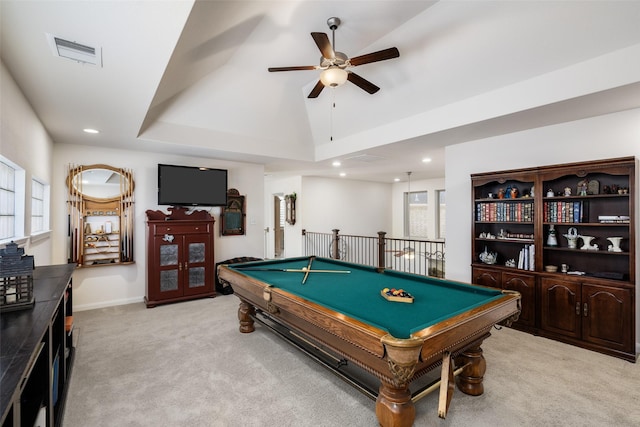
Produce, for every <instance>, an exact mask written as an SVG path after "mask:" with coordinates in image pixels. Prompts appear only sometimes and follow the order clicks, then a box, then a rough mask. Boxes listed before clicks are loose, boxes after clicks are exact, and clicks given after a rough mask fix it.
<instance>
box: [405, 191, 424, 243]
mask: <svg viewBox="0 0 640 427" xmlns="http://www.w3.org/2000/svg"><path fill="white" fill-rule="evenodd" d="M427 201H428V198H427V192H426V191H412V192H410V193H409V192H407V193H404V215H405V218H404V234H405V236H407V237H408V238H409V239H411V238H414V237H421V238H427V237H428V222H427V221H428V219H429V215H428V208H429V205H428V203H427Z"/></svg>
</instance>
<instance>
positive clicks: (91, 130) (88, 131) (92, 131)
mask: <svg viewBox="0 0 640 427" xmlns="http://www.w3.org/2000/svg"><path fill="white" fill-rule="evenodd" d="M82 130H83V131H85V132H86V133H100V131H99V130H96V129H90V128H87V129H82Z"/></svg>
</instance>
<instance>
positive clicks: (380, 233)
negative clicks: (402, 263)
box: [378, 231, 387, 270]
mask: <svg viewBox="0 0 640 427" xmlns="http://www.w3.org/2000/svg"><path fill="white" fill-rule="evenodd" d="M386 234H387V233H386V232H385V231H378V270H384V268H385V261H384V247H385V244H386V239H385V236H386Z"/></svg>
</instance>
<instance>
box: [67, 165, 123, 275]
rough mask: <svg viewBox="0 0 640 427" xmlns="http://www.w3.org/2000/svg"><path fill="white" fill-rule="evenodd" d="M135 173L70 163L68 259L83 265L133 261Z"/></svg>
mask: <svg viewBox="0 0 640 427" xmlns="http://www.w3.org/2000/svg"><path fill="white" fill-rule="evenodd" d="M134 187H135V185H134V181H133V173H132V172H131V171H130V170H128V169H122V168H115V167H113V166H109V165H104V164H96V165H88V166H72V165H70V166H69V172H68V175H67V188H68V211H69V242H70V244H69V257H68V258H69V262H75V263H77V264H78V266H80V267H89V266H99V265H118V264H123V263H132V262H133V220H134V212H133V203H134V199H133V189H134Z"/></svg>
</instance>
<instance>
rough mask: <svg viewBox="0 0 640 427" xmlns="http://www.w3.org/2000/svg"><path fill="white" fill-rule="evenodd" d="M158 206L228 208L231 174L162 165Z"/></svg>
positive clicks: (197, 168) (208, 169)
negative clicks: (228, 188)
mask: <svg viewBox="0 0 640 427" xmlns="http://www.w3.org/2000/svg"><path fill="white" fill-rule="evenodd" d="M158 204H159V205H174V206H225V205H226V204H227V170H226V169H211V168H199V167H194V166H177V165H164V164H158Z"/></svg>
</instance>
